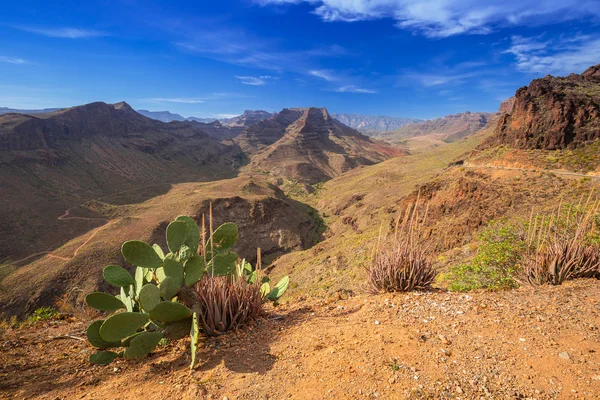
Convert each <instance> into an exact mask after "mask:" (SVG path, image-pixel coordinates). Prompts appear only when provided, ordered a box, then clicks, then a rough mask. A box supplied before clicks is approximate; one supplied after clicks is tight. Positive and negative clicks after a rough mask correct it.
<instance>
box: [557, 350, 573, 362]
mask: <svg viewBox="0 0 600 400" xmlns="http://www.w3.org/2000/svg"><path fill="white" fill-rule="evenodd" d="M558 356H559V357H560V358H562V359H563V360H570V359H571V355H570V354H569V353H567V352H566V351H563V352H562V353H558Z"/></svg>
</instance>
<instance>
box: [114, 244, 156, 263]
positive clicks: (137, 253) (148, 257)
mask: <svg viewBox="0 0 600 400" xmlns="http://www.w3.org/2000/svg"><path fill="white" fill-rule="evenodd" d="M121 253H123V257H125V259H126V260H127V261H128V262H130V263H131V264H133V265H137V266H138V267H143V268H158V267H160V265H161V264H162V259H161V258H160V257H159V256H158V254H156V251H154V249H153V248H152V247H151V246H150V245H149V244H147V243H144V242H140V241H139V240H130V241H128V242H125V243H123V246H122V247H121Z"/></svg>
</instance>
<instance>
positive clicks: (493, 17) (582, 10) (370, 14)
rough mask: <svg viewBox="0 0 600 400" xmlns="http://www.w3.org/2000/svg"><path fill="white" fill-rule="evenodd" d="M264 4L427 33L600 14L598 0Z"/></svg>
mask: <svg viewBox="0 0 600 400" xmlns="http://www.w3.org/2000/svg"><path fill="white" fill-rule="evenodd" d="M254 1H255V3H257V4H260V5H262V6H267V5H282V4H286V3H287V4H299V3H302V2H305V3H308V4H310V5H311V6H313V7H314V9H313V13H314V14H316V15H318V16H320V17H321V19H323V20H324V21H328V22H334V21H345V22H356V21H366V20H374V19H384V18H391V19H394V20H395V21H396V22H395V23H396V26H398V27H399V28H401V29H408V30H411V31H416V32H420V33H422V34H424V35H426V36H429V37H448V36H452V35H458V34H487V33H490V32H492V31H494V30H496V29H498V28H499V27H503V26H527V25H544V24H553V23H557V22H563V21H572V20H578V19H582V18H589V17H593V18H594V17H595V18H597V17H598V16H600V6H599V4H598V0H561V1H558V0H547V1H539V0H486V1H481V0H353V1H346V0H254Z"/></svg>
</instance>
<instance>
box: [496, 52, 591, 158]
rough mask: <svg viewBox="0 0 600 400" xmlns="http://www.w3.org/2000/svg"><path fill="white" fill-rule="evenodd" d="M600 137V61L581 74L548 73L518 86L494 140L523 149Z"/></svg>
mask: <svg viewBox="0 0 600 400" xmlns="http://www.w3.org/2000/svg"><path fill="white" fill-rule="evenodd" d="M596 139H600V64H598V65H595V66H593V67H590V68H588V69H587V70H586V71H585V72H583V73H582V74H581V75H577V74H571V75H569V76H567V77H553V76H551V75H548V76H546V77H544V78H541V79H535V80H533V81H532V82H531V84H530V85H529V86H525V87H522V88H520V89H519V90H517V93H516V95H515V101H514V106H513V108H512V110H511V112H510V113H507V114H504V115H503V116H502V117H501V119H500V121H499V123H498V127H497V129H496V132H495V135H494V137H493V138H491V139H490V140H491V142H492V143H497V144H508V145H511V146H513V147H516V148H521V149H546V150H556V149H565V148H576V147H579V146H582V145H585V144H586V143H589V142H591V141H593V140H596Z"/></svg>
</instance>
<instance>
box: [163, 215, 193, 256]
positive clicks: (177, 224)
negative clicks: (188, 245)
mask: <svg viewBox="0 0 600 400" xmlns="http://www.w3.org/2000/svg"><path fill="white" fill-rule="evenodd" d="M187 237H188V225H187V224H186V223H185V222H184V221H177V220H175V221H173V222H171V223H170V224H169V226H167V245H168V246H169V250H170V251H171V253H175V252H177V251H179V249H180V248H181V246H183V245H184V244H185V241H186V239H187Z"/></svg>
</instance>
